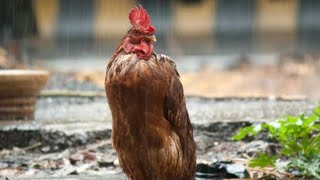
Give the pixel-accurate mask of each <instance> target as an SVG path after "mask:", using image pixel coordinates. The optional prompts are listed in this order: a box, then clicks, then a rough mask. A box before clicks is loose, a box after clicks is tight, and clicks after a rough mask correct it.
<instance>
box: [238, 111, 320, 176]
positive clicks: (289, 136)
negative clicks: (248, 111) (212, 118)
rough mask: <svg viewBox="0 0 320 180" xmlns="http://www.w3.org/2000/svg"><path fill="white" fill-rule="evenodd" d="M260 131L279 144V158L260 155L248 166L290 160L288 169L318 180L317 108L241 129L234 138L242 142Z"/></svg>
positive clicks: (319, 126) (319, 133) (319, 129)
mask: <svg viewBox="0 0 320 180" xmlns="http://www.w3.org/2000/svg"><path fill="white" fill-rule="evenodd" d="M263 130H266V131H267V132H268V133H269V136H270V137H271V138H272V139H275V140H276V141H278V142H279V144H280V146H281V151H280V154H279V155H268V154H264V153H260V154H259V156H258V157H257V158H255V159H253V160H251V162H250V164H249V165H250V166H251V167H257V166H259V167H265V166H275V162H276V160H278V161H280V158H285V159H287V160H289V164H288V165H287V167H286V168H287V169H294V170H297V171H299V173H300V174H302V175H304V176H313V177H316V178H320V105H319V106H318V107H316V108H315V109H314V111H313V114H312V115H310V116H305V115H304V114H302V115H300V116H286V117H284V118H279V119H277V120H276V121H275V122H271V123H263V124H259V125H252V126H248V127H244V128H241V129H240V130H239V131H238V132H237V133H236V134H235V135H234V136H233V139H234V140H242V139H243V138H245V137H246V136H255V135H256V134H258V133H260V132H261V131H263Z"/></svg>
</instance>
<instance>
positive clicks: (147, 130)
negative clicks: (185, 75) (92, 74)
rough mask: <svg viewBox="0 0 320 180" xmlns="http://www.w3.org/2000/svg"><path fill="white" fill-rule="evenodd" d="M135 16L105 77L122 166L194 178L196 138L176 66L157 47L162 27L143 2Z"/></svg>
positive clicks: (134, 174) (138, 179)
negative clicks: (153, 22)
mask: <svg viewBox="0 0 320 180" xmlns="http://www.w3.org/2000/svg"><path fill="white" fill-rule="evenodd" d="M129 20H130V23H131V25H132V28H131V29H130V30H129V31H128V33H127V34H126V35H125V36H124V37H123V39H122V41H121V43H120V45H119V46H118V47H117V49H116V50H115V52H114V54H113V55H112V57H111V60H110V61H109V63H108V66H107V69H106V78H105V90H106V95H107V98H108V103H109V107H110V109H111V113H112V144H113V147H114V148H115V150H116V152H117V156H118V158H119V162H120V165H121V167H122V169H123V171H124V172H125V173H126V174H127V176H128V177H129V178H130V179H132V180H172V179H174V180H190V179H193V177H194V173H195V164H196V163H195V162H196V155H195V142H194V139H193V130H192V126H191V123H190V119H189V115H188V112H187V109H186V103H185V98H184V93H183V87H182V84H181V82H180V79H179V74H178V71H177V69H176V65H175V63H174V62H173V61H172V60H171V59H170V58H169V57H168V56H165V55H162V54H156V53H155V52H154V42H156V38H155V36H154V33H155V31H156V29H155V28H154V27H153V26H152V25H151V20H150V18H149V15H148V14H147V11H146V10H145V9H144V8H143V7H142V6H141V5H140V6H138V7H137V6H136V7H134V8H133V9H132V10H131V12H130V14H129Z"/></svg>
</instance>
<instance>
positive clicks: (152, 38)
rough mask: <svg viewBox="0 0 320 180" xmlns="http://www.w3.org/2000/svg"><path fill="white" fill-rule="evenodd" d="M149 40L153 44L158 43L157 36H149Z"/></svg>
mask: <svg viewBox="0 0 320 180" xmlns="http://www.w3.org/2000/svg"><path fill="white" fill-rule="evenodd" d="M147 39H149V40H151V41H153V42H157V38H156V36H155V35H151V36H147Z"/></svg>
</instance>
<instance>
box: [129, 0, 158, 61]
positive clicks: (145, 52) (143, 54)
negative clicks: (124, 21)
mask: <svg viewBox="0 0 320 180" xmlns="http://www.w3.org/2000/svg"><path fill="white" fill-rule="evenodd" d="M129 20H130V23H131V25H132V28H131V29H130V30H129V31H128V33H127V35H126V37H125V40H124V44H123V47H124V50H125V52H126V53H136V54H137V55H138V57H139V58H141V59H149V58H150V56H151V54H152V52H153V43H154V42H155V41H156V37H155V36H154V33H155V31H156V29H155V28H154V27H153V26H152V25H151V20H150V17H149V15H148V13H147V11H146V10H145V9H144V8H143V7H142V6H141V5H139V7H134V8H133V9H132V10H131V12H130V14H129Z"/></svg>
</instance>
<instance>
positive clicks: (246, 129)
mask: <svg viewBox="0 0 320 180" xmlns="http://www.w3.org/2000/svg"><path fill="white" fill-rule="evenodd" d="M253 130H254V126H248V127H244V128H240V129H239V131H238V132H237V133H236V134H235V135H233V137H232V139H234V140H237V141H239V140H241V139H243V138H245V137H246V136H248V135H250V134H252V132H253Z"/></svg>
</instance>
